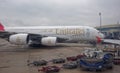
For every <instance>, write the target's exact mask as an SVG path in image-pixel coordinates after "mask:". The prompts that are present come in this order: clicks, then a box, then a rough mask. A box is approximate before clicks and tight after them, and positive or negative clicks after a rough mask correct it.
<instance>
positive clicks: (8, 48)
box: [0, 39, 120, 73]
mask: <svg viewBox="0 0 120 73" xmlns="http://www.w3.org/2000/svg"><path fill="white" fill-rule="evenodd" d="M85 48H90V47H88V46H70V47H68V46H57V47H39V48H30V47H27V46H16V45H12V44H10V43H8V42H7V41H5V40H3V39H0V73H43V72H38V69H39V68H41V67H35V66H28V65H27V64H28V63H27V61H28V60H30V62H32V61H34V60H41V59H44V60H47V61H49V60H51V59H55V58H66V57H69V56H76V55H78V54H80V53H81V51H82V50H84V49H85ZM48 65H57V66H62V64H52V63H49V64H48ZM119 72H120V65H114V68H113V69H111V70H105V71H103V72H100V73H119ZM59 73H96V72H93V71H92V72H90V71H82V70H81V69H80V68H77V69H71V70H70V69H61V70H60V72H59Z"/></svg>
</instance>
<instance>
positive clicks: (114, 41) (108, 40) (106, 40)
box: [102, 39, 120, 45]
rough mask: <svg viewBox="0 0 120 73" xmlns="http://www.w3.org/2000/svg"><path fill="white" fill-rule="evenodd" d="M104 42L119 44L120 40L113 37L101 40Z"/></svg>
mask: <svg viewBox="0 0 120 73" xmlns="http://www.w3.org/2000/svg"><path fill="white" fill-rule="evenodd" d="M102 41H103V42H105V43H111V44H118V45H120V40H115V39H103V40H102Z"/></svg>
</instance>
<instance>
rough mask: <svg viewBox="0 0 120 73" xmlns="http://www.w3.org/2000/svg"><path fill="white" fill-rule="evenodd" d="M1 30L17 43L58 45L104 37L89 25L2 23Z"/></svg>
mask: <svg viewBox="0 0 120 73" xmlns="http://www.w3.org/2000/svg"><path fill="white" fill-rule="evenodd" d="M0 31H1V35H2V33H4V37H7V39H8V41H9V42H10V43H12V44H16V45H44V46H56V43H69V42H79V41H90V42H96V43H100V42H102V40H103V38H104V35H103V34H102V33H101V32H99V31H98V30H96V29H95V28H93V27H88V26H37V27H33V26H32V27H4V26H3V25H2V24H1V23H0ZM6 33H7V35H6ZM8 33H9V34H8Z"/></svg>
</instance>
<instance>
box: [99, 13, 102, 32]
mask: <svg viewBox="0 0 120 73" xmlns="http://www.w3.org/2000/svg"><path fill="white" fill-rule="evenodd" d="M99 16H100V31H102V30H101V24H102V19H101V12H99Z"/></svg>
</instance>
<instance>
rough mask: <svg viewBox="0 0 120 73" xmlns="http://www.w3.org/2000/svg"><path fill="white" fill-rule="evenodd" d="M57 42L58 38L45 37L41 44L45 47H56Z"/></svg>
mask: <svg viewBox="0 0 120 73" xmlns="http://www.w3.org/2000/svg"><path fill="white" fill-rule="evenodd" d="M56 42H57V37H43V38H42V39H41V44H42V45H45V46H55V45H56Z"/></svg>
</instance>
